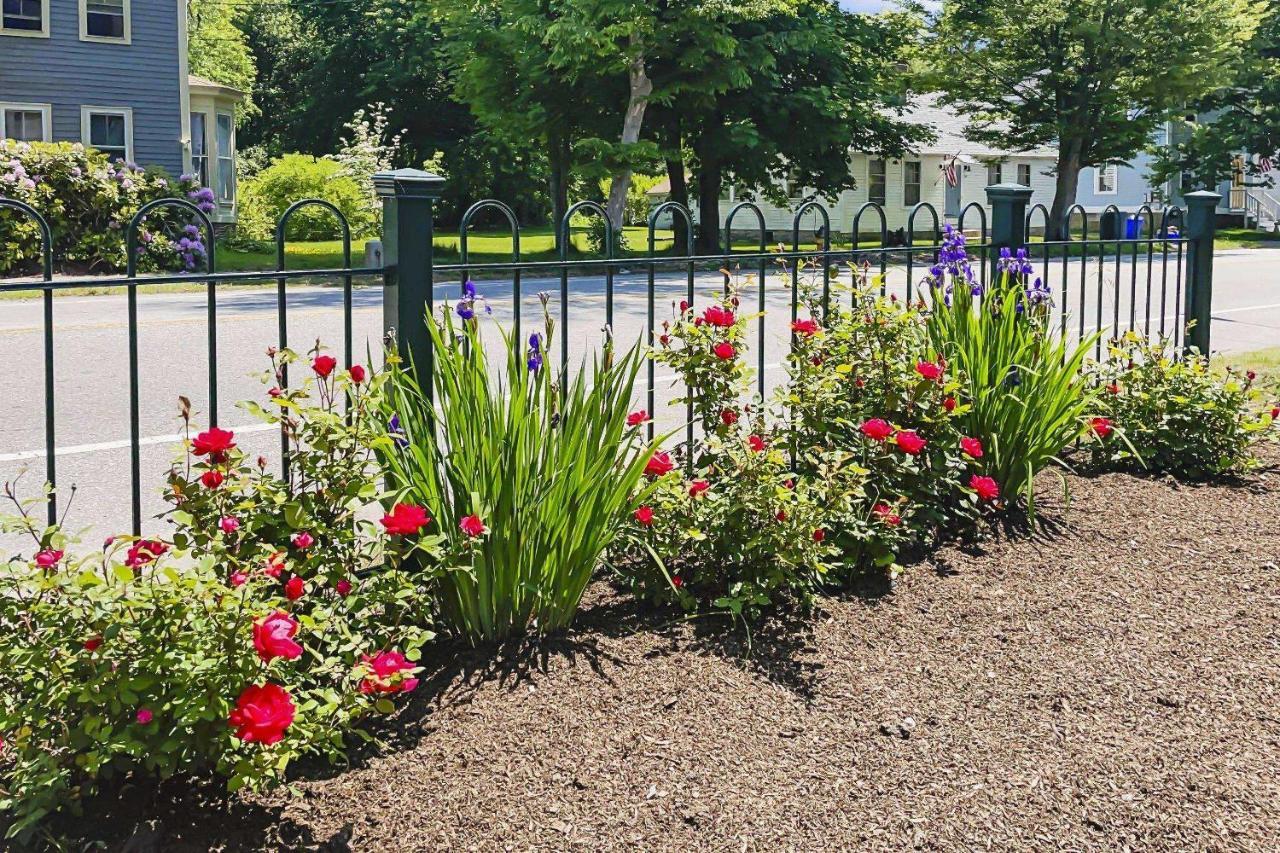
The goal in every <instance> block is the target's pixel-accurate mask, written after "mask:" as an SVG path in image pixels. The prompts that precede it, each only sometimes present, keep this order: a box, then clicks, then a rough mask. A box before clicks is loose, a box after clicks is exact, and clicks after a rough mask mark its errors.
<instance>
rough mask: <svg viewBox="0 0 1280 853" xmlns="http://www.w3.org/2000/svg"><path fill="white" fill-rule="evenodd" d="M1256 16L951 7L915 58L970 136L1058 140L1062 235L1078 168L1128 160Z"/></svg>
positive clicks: (1144, 2) (1075, 5)
mask: <svg viewBox="0 0 1280 853" xmlns="http://www.w3.org/2000/svg"><path fill="white" fill-rule="evenodd" d="M1260 16H1261V8H1260V5H1259V4H1258V3H1257V2H1255V0H1138V2H1133V0H949V2H947V3H946V4H944V5H943V7H942V11H941V13H940V14H939V15H938V16H937V17H936V19H935V22H934V28H933V37H932V38H931V39H930V42H929V44H928V45H926V47H925V51H924V55H925V56H927V57H929V58H930V60H931V62H932V65H933V72H932V73H931V74H930V75H929V78H930V81H931V82H932V83H933V84H934V85H937V86H938V87H939V88H941V89H942V90H943V92H944V95H945V98H944V102H946V103H949V104H950V105H953V106H955V107H956V108H958V109H959V110H961V111H962V112H964V113H966V114H967V115H968V117H969V119H970V122H971V123H970V128H969V132H970V135H971V136H972V137H973V138H974V139H978V140H982V141H987V142H992V143H996V144H1000V145H1002V146H1004V147H1008V148H1014V149H1020V148H1032V147H1035V146H1039V145H1055V144H1056V145H1057V147H1058V161H1057V166H1056V173H1057V186H1056V188H1055V192H1054V199H1053V207H1052V209H1051V210H1050V215H1049V226H1050V227H1049V236H1050V238H1060V237H1061V236H1062V234H1063V230H1064V226H1065V214H1066V211H1067V210H1068V209H1069V208H1070V206H1071V205H1072V204H1074V203H1075V198H1076V185H1077V183H1078V180H1079V174H1080V170H1081V169H1082V168H1084V167H1085V166H1093V165H1099V164H1104V163H1117V162H1123V161H1125V160H1128V159H1129V158H1130V157H1132V156H1133V155H1134V154H1136V153H1137V152H1138V151H1139V150H1141V149H1143V148H1145V147H1146V146H1147V145H1148V144H1149V142H1150V140H1151V138H1152V136H1153V134H1154V132H1155V130H1156V129H1157V128H1158V127H1159V126H1160V124H1161V123H1162V122H1163V121H1165V120H1166V119H1167V118H1168V117H1169V116H1170V115H1171V114H1172V113H1174V112H1176V111H1178V110H1180V109H1182V108H1183V107H1184V105H1185V104H1187V103H1189V102H1192V101H1194V100H1196V99H1198V98H1200V97H1203V96H1204V95H1205V94H1207V93H1209V92H1212V91H1215V90H1216V89H1218V88H1220V87H1221V86H1222V85H1223V84H1224V83H1225V82H1227V80H1228V79H1229V71H1230V68H1231V65H1232V63H1233V61H1234V59H1235V57H1236V55H1237V54H1238V52H1239V51H1240V50H1241V49H1242V47H1243V46H1244V45H1245V44H1246V43H1247V42H1248V40H1249V38H1250V37H1251V36H1252V34H1253V31H1254V29H1255V27H1256V25H1257V21H1258V19H1259V18H1260Z"/></svg>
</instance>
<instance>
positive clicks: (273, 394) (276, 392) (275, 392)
mask: <svg viewBox="0 0 1280 853" xmlns="http://www.w3.org/2000/svg"><path fill="white" fill-rule="evenodd" d="M283 395H284V389H283V388H281V387H280V386H278V385H273V386H272V387H270V388H268V389H267V396H268V397H270V398H271V399H272V400H275V399H277V398H279V397H281V396H283Z"/></svg>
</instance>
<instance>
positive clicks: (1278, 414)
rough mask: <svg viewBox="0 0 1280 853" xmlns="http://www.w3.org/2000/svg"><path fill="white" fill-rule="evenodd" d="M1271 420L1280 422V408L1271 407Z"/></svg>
mask: <svg viewBox="0 0 1280 853" xmlns="http://www.w3.org/2000/svg"><path fill="white" fill-rule="evenodd" d="M1271 420H1273V421H1275V420H1280V406H1272V407H1271Z"/></svg>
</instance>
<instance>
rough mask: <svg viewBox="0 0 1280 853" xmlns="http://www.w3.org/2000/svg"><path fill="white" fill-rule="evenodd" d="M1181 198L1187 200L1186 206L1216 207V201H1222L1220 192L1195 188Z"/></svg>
mask: <svg viewBox="0 0 1280 853" xmlns="http://www.w3.org/2000/svg"><path fill="white" fill-rule="evenodd" d="M1182 198H1183V199H1184V200H1185V201H1186V202H1187V206H1188V207H1192V206H1197V207H1198V206H1205V207H1208V206H1213V207H1217V206H1218V202H1220V201H1222V194H1221V193H1215V192H1214V191H1213V190H1196V191H1195V192H1189V193H1186V194H1185V195H1183V197H1182Z"/></svg>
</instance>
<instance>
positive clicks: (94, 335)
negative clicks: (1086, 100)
mask: <svg viewBox="0 0 1280 853" xmlns="http://www.w3.org/2000/svg"><path fill="white" fill-rule="evenodd" d="M1173 263H1174V262H1173V260H1172V259H1171V260H1170V266H1169V267H1168V279H1169V280H1170V281H1172V280H1173V279H1174V278H1175V277H1176V270H1175V267H1174V266H1173ZM1278 265H1280V250H1268V249H1253V250H1240V251H1234V252H1223V253H1220V255H1219V257H1218V258H1217V259H1216V293H1215V299H1214V309H1215V310H1214V326H1213V341H1214V348H1215V350H1221V351H1224V352H1242V351H1248V350H1252V349H1258V348H1262V347H1266V346H1276V345H1280V266H1278ZM1064 269H1065V276H1066V281H1067V283H1068V297H1067V299H1066V303H1067V312H1068V326H1069V328H1070V329H1071V330H1072V331H1073V332H1075V331H1078V329H1079V328H1080V326H1081V325H1083V326H1084V328H1085V329H1086V330H1092V329H1093V328H1094V327H1096V325H1097V318H1098V315H1099V307H1100V308H1101V316H1102V318H1103V321H1102V324H1103V325H1104V326H1109V325H1110V323H1111V321H1112V318H1113V317H1114V316H1115V315H1116V314H1117V313H1118V314H1119V315H1120V317H1121V324H1122V326H1123V325H1127V324H1128V322H1129V317H1130V312H1131V302H1130V292H1131V291H1133V292H1136V294H1137V301H1136V302H1135V303H1132V314H1133V316H1134V318H1135V322H1136V324H1137V325H1138V326H1139V328H1143V327H1145V326H1146V324H1147V323H1148V322H1150V328H1152V329H1153V330H1158V329H1159V328H1160V327H1161V319H1162V317H1163V321H1164V327H1165V328H1166V329H1172V328H1173V327H1174V326H1175V325H1176V318H1175V317H1174V313H1173V312H1174V306H1175V305H1176V304H1177V295H1178V294H1177V291H1176V290H1175V288H1174V286H1173V285H1172V284H1169V285H1168V286H1167V287H1166V289H1165V293H1164V294H1163V300H1162V294H1161V292H1160V282H1161V275H1162V272H1164V267H1163V265H1162V264H1161V263H1160V259H1159V258H1158V257H1157V259H1156V263H1155V267H1154V269H1153V270H1152V276H1151V278H1152V293H1151V297H1150V300H1148V298H1147V294H1146V279H1147V269H1146V262H1145V258H1139V259H1138V262H1137V264H1136V265H1131V264H1130V262H1129V260H1127V259H1126V260H1124V261H1123V262H1122V265H1121V267H1120V270H1119V273H1118V274H1117V272H1116V269H1115V268H1114V263H1113V262H1112V263H1108V264H1107V265H1106V266H1105V267H1104V268H1103V270H1102V275H1101V278H1099V275H1098V270H1097V265H1096V264H1095V263H1091V264H1089V265H1088V267H1086V268H1082V267H1081V265H1080V263H1079V262H1078V261H1070V262H1068V263H1067V265H1066V266H1065V268H1064V267H1063V265H1062V264H1061V262H1054V263H1053V264H1051V266H1050V282H1051V284H1052V286H1053V288H1054V291H1055V293H1060V292H1061V287H1062V282H1063V274H1064ZM918 272H919V270H918V269H917V271H916V275H918ZM1082 274H1083V278H1084V281H1085V287H1084V303H1083V306H1082V305H1081V302H1080V293H1081V289H1080V281H1081V276H1082ZM845 278H846V280H847V275H846V276H845ZM889 278H890V287H891V289H893V290H894V291H895V292H899V293H901V292H903V291H904V289H905V283H906V271H905V270H904V269H901V268H895V269H891V270H890V277H889ZM1099 280H1101V287H1099ZM720 282H721V279H720V277H719V276H718V275H716V274H714V273H710V274H700V275H699V276H698V279H697V287H696V289H697V292H698V293H699V295H700V299H701V298H703V297H704V295H705V294H709V293H714V292H715V291H716V290H717V288H718V287H719V286H720ZM1135 283H1136V284H1135ZM685 286H686V281H685V278H684V277H683V276H681V275H679V274H664V275H660V277H659V281H658V287H657V296H656V305H657V316H658V320H659V322H661V320H662V319H663V318H664V317H669V316H670V315H671V306H672V303H673V302H675V301H677V300H679V299H680V298H682V296H683V294H684V290H685ZM558 287H559V282H558V280H551V279H544V280H528V279H527V280H526V281H525V282H524V293H525V294H526V298H525V299H524V300H523V305H522V306H521V317H522V322H523V323H524V326H525V329H526V331H530V330H532V329H534V328H537V327H539V326H540V324H541V315H542V308H541V304H540V303H539V300H538V298H537V295H536V294H537V292H538V290H540V289H545V290H549V291H552V292H553V293H558ZM456 289H457V288H456V285H450V286H441V287H439V288H438V291H437V298H438V299H446V298H452V297H454V296H455V295H456ZM504 289H505V290H506V291H507V292H508V293H509V285H504V284H503V283H501V282H483V283H482V284H481V290H482V292H484V293H486V294H488V295H489V296H490V305H491V307H492V310H493V319H494V320H496V321H497V323H496V324H493V325H491V326H490V329H491V332H490V334H491V335H492V336H493V337H495V338H496V334H497V333H496V327H497V325H504V326H509V325H510V323H511V319H512V305H511V302H510V298H509V296H508V298H506V299H505V300H504V299H503V298H501V296H500V294H501V293H502V292H503V291H504ZM603 291H604V282H603V279H602V278H598V277H597V278H581V279H575V280H574V281H573V282H572V286H571V299H570V311H569V316H568V318H567V321H568V322H567V326H568V338H569V341H570V353H571V355H570V358H571V361H572V362H576V361H577V360H578V359H580V358H581V357H582V356H583V355H584V354H586V353H588V352H590V351H593V350H595V349H597V348H598V345H599V342H600V340H601V339H602V332H601V326H602V324H603V319H604V292H603ZM748 293H749V295H748V296H747V297H746V298H745V303H744V310H756V309H758V308H759V307H761V306H760V303H759V301H758V298H757V296H756V289H755V286H754V285H751V287H750V288H749V291H748ZM789 296H790V284H789V280H787V279H785V278H783V277H780V276H776V275H774V276H770V277H769V278H768V279H767V285H766V297H765V301H764V304H763V308H764V310H765V319H764V321H763V324H764V325H763V329H764V337H765V345H764V347H763V351H764V362H765V365H766V369H765V372H764V374H763V376H764V378H765V385H766V387H772V386H773V385H774V384H775V383H776V382H777V381H778V380H779V379H780V378H781V371H780V370H779V369H778V365H779V363H780V361H781V360H782V358H783V356H784V354H785V351H786V344H787V320H788V317H789V309H788V305H789ZM288 299H289V305H288V311H287V318H288V323H289V340H290V342H291V343H292V344H293V346H294V347H295V348H298V349H307V348H309V347H310V346H311V345H313V344H314V342H315V341H316V340H317V339H319V340H321V341H323V342H324V343H325V344H326V345H328V346H329V347H330V348H331V350H336V348H337V347H340V346H341V340H342V312H341V304H342V295H341V291H340V290H338V289H336V288H325V287H298V288H293V289H291V290H290V292H289V297H288ZM138 301H139V321H140V329H139V355H140V375H139V387H140V399H141V411H140V415H141V434H142V436H144V439H143V442H144V446H143V454H142V473H143V476H142V482H143V496H144V512H145V514H146V515H147V516H151V515H153V514H155V513H156V512H158V511H160V510H161V509H162V508H163V503H162V501H161V500H160V497H159V494H158V488H159V485H160V483H161V482H162V480H163V473H164V471H165V470H166V469H167V467H168V465H169V463H170V461H171V460H173V459H174V458H175V454H176V453H177V451H178V448H177V446H176V442H177V438H176V433H177V431H178V429H179V426H180V422H179V420H178V417H177V403H176V401H177V397H178V395H180V394H182V395H185V396H187V397H189V398H190V399H191V400H192V402H193V404H194V406H195V409H196V411H197V418H198V419H199V420H201V421H204V420H206V419H207V417H208V400H207V392H206V389H207V381H208V380H207V377H208V372H207V364H208V354H207V332H208V320H207V315H206V302H205V297H204V295H203V294H199V293H190V294H187V293H182V294H145V295H142V296H140V297H139V300H138ZM1061 301H1062V300H1061V299H1059V302H1061ZM1162 303H1163V307H1164V310H1163V311H1162V310H1161V306H1162ZM353 304H354V311H353V314H352V324H353V331H354V339H355V351H356V360H358V361H362V362H364V361H368V360H369V358H368V355H369V353H370V352H372V353H374V354H375V357H374V359H373V360H374V361H376V360H377V359H376V353H377V352H378V350H379V348H380V340H381V334H382V304H381V291H380V289H379V288H378V287H377V286H376V284H374V283H372V282H370V283H366V286H363V287H357V289H356V291H355V294H354V300H353ZM551 309H552V313H553V315H554V316H555V318H556V322H557V330H558V332H561V333H562V332H563V331H564V330H565V325H566V324H565V323H564V322H563V319H564V318H560V317H559V316H558V315H559V311H558V296H557V297H554V298H553V299H552V303H551ZM125 310H126V306H125V300H124V298H123V297H118V296H92V297H66V298H58V299H57V300H56V302H55V309H54V315H55V316H54V326H55V341H56V353H55V378H56V388H57V392H56V401H55V413H56V436H57V441H58V446H59V451H58V454H57V456H56V457H55V458H56V462H57V466H58V476H59V482H60V484H61V487H62V490H63V492H64V496H65V494H66V492H67V490H68V488H69V487H70V485H71V484H75V485H76V486H77V494H76V496H75V499H74V504H73V507H72V511H71V514H70V519H69V521H70V526H72V527H75V528H79V527H88V528H91V531H90V533H89V534H88V538H90V539H96V537H98V536H100V535H102V534H103V533H104V532H109V531H118V530H122V529H127V527H128V517H129V513H128V506H129V498H128V496H129V474H128V471H129V468H128V460H129V451H128V437H129V398H128V368H127V365H128V360H127V344H128V337H127V325H126V322H125V320H126V313H125ZM644 317H645V280H644V277H643V276H641V275H623V276H619V277H618V280H617V284H616V298H615V323H614V333H615V335H616V336H617V338H618V339H619V340H621V341H623V342H630V341H635V340H638V339H639V338H640V337H641V336H642V335H643V332H644ZM1148 317H1149V320H1148ZM1081 318H1083V323H1082V322H1081ZM276 324H277V312H276V301H275V294H274V291H270V290H257V289H253V290H248V289H245V290H235V289H227V291H226V292H224V293H220V294H219V298H218V308H217V339H218V358H219V364H218V392H219V400H220V411H219V418H220V422H221V423H222V424H223V425H224V426H233V427H236V428H237V430H236V431H237V433H238V435H239V436H240V443H241V446H243V447H245V448H246V449H247V450H249V451H250V452H260V453H263V454H265V455H267V456H268V457H271V458H273V459H274V458H275V454H276V452H277V438H276V436H275V433H273V432H270V431H267V430H266V429H264V428H263V427H262V425H259V424H255V423H254V422H253V419H252V418H251V417H250V416H249V415H248V414H246V413H244V412H242V411H239V410H237V409H235V408H234V401H237V400H242V399H246V398H260V397H261V396H262V393H263V385H262V384H261V374H262V372H263V371H264V370H265V369H266V367H267V360H266V358H265V356H264V351H265V349H266V348H267V347H268V346H269V345H272V344H274V343H276V341H277V331H276ZM757 340H758V339H757V337H756V336H755V335H753V336H752V344H753V350H754V351H753V353H752V359H753V361H752V363H753V364H755V363H756V361H755V360H756V358H757V357H758V353H759V347H758V345H757ZM42 348H43V319H42V307H41V304H40V302H38V301H25V300H24V301H6V302H0V359H3V361H2V362H0V363H3V364H4V365H5V369H4V370H3V371H0V399H3V400H4V401H5V409H6V411H5V416H4V417H3V419H0V480H12V479H13V478H14V477H15V476H17V475H18V474H19V473H20V472H21V471H23V470H24V469H29V470H28V472H27V474H26V475H25V476H24V478H23V482H24V486H25V487H24V489H23V491H24V493H26V494H29V495H34V494H36V493H37V491H38V488H39V483H40V482H41V480H42V478H43V473H44V465H45V460H44V454H43V450H42V448H43V446H44V398H43V387H44V386H43V382H44V373H43V371H44V361H43V349H42ZM338 354H339V355H340V353H338ZM661 374H662V371H661V370H659V375H658V381H657V383H656V385H657V407H656V408H657V410H658V411H659V412H660V413H662V414H663V415H664V420H663V422H664V423H665V424H670V425H674V424H677V423H678V422H679V412H678V407H670V406H667V405H666V402H667V401H669V400H670V399H671V398H672V397H674V396H675V393H676V392H675V390H674V389H672V388H671V387H670V386H671V382H670V377H664V376H662V375H661ZM64 499H65V497H64Z"/></svg>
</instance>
